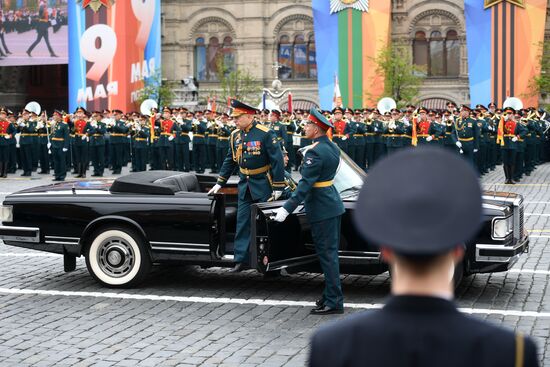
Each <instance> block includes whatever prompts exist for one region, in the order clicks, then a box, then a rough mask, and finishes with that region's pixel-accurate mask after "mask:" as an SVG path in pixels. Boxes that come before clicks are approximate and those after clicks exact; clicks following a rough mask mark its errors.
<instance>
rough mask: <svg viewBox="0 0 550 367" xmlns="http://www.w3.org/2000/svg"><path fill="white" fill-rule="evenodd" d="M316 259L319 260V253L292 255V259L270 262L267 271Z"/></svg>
mask: <svg viewBox="0 0 550 367" xmlns="http://www.w3.org/2000/svg"><path fill="white" fill-rule="evenodd" d="M316 260H318V257H317V254H313V255H306V256H298V257H292V258H290V259H285V260H279V261H274V262H270V263H269V264H267V267H266V271H270V270H279V269H285V268H288V267H289V266H298V265H302V264H307V263H310V262H313V261H316Z"/></svg>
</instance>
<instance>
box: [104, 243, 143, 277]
mask: <svg viewBox="0 0 550 367" xmlns="http://www.w3.org/2000/svg"><path fill="white" fill-rule="evenodd" d="M97 260H98V264H99V267H100V268H101V271H103V272H104V273H105V274H107V275H109V276H110V277H114V278H120V277H123V276H125V275H127V274H128V273H130V272H131V271H132V269H133V268H134V265H135V253H134V249H133V248H132V246H130V244H129V243H127V242H126V241H125V240H123V239H122V238H119V237H111V238H108V239H106V240H105V241H103V242H102V243H101V244H100V245H99V247H98V249H97Z"/></svg>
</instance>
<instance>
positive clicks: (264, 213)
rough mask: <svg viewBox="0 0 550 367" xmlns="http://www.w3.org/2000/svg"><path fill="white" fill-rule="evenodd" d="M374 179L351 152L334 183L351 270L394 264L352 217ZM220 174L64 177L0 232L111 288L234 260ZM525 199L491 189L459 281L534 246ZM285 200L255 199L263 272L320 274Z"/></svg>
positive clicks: (24, 204)
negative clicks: (176, 267)
mask: <svg viewBox="0 0 550 367" xmlns="http://www.w3.org/2000/svg"><path fill="white" fill-rule="evenodd" d="M365 178H366V175H365V173H364V172H363V170H361V169H360V168H359V167H357V166H356V165H355V164H354V163H353V162H352V161H351V160H350V159H349V158H348V157H347V156H346V155H345V154H342V159H341V164H340V167H339V169H338V173H337V175H336V178H335V182H334V185H335V186H336V188H337V189H338V191H339V192H340V195H341V196H342V200H343V201H344V205H345V207H346V213H345V215H344V217H343V219H342V236H341V238H342V239H341V243H340V251H339V255H340V266H341V272H342V273H348V274H379V273H383V272H385V271H387V270H388V269H387V265H386V264H385V263H383V262H382V261H381V259H380V253H379V250H378V248H377V247H376V246H373V245H372V244H369V243H366V242H365V241H364V240H363V239H361V238H360V237H359V236H358V233H357V231H356V230H355V228H354V226H353V224H352V221H351V212H352V211H353V209H354V206H355V203H356V199H357V195H358V192H359V189H360V188H361V186H362V183H363V180H364V179H365ZM215 182H216V177H214V176H210V175H199V174H194V173H177V172H173V171H148V172H142V173H134V174H130V175H127V176H123V177H120V178H118V179H116V180H114V181H113V180H92V181H73V182H62V183H57V184H52V185H47V186H41V187H36V188H32V189H27V190H23V191H19V192H16V193H13V194H11V195H8V196H7V197H6V199H5V200H4V202H3V206H2V208H1V211H0V214H1V218H0V219H1V220H2V223H3V225H2V226H1V227H0V239H2V240H3V241H4V243H5V244H6V245H9V246H18V247H24V248H30V249H35V250H40V251H47V252H53V253H58V254H63V255H64V267H65V271H72V270H74V269H75V266H76V258H77V257H79V256H85V258H86V265H87V267H88V270H89V272H90V274H91V275H92V276H93V277H94V278H95V279H96V280H97V281H98V282H100V283H101V284H103V285H105V286H109V287H128V286H132V285H135V284H137V283H138V282H139V281H140V280H142V279H143V278H144V277H145V276H146V275H147V273H148V272H149V270H150V269H151V266H152V265H153V264H162V263H167V262H175V263H181V264H197V265H201V266H222V267H223V266H227V267H229V266H233V256H232V253H233V239H234V236H235V218H236V212H237V208H236V201H237V200H236V199H237V196H236V195H237V187H236V185H237V179H236V178H233V180H230V182H229V184H228V186H227V187H225V188H224V189H222V190H221V191H220V193H219V194H216V195H215V196H208V195H207V194H206V193H207V192H208V190H209V189H210V188H211V187H212V186H213V185H214V184H215ZM522 201H523V199H522V197H521V196H520V195H516V194H512V193H506V192H486V193H485V195H484V204H483V206H484V215H485V224H484V226H483V228H482V230H481V231H480V233H479V234H478V236H477V238H476V239H475V240H474V241H472V243H470V244H468V246H467V252H466V257H465V259H464V262H463V263H462V264H461V265H460V266H458V267H457V269H456V273H455V281H456V282H457V283H458V282H459V281H460V279H462V276H463V275H469V274H472V273H488V272H498V271H506V270H507V269H509V268H510V267H511V266H512V265H514V263H515V262H516V261H517V260H518V258H519V256H521V254H522V253H524V252H526V251H527V250H528V244H529V239H528V236H527V234H526V232H525V231H524V229H523V205H522ZM281 204H282V202H280V201H279V202H268V203H262V204H259V205H255V206H254V207H253V210H252V216H253V220H252V241H251V248H250V252H251V256H250V264H249V266H250V267H251V268H253V269H257V270H258V271H260V272H262V273H266V272H270V271H276V270H280V269H283V268H285V269H287V270H288V271H289V272H295V271H310V272H320V267H319V264H318V261H317V257H316V255H315V250H314V247H313V245H312V241H311V234H310V230H309V224H308V222H307V220H306V216H305V213H304V212H303V208H302V207H298V209H297V210H296V211H295V212H294V213H292V214H291V215H290V216H289V217H288V218H287V220H286V221H285V222H283V223H277V222H274V221H272V220H271V215H272V211H273V210H274V209H276V208H278V207H279V206H280V205H281ZM435 225H436V224H435ZM396 230H399V229H398V228H396Z"/></svg>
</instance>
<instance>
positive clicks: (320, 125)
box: [309, 115, 330, 131]
mask: <svg viewBox="0 0 550 367" xmlns="http://www.w3.org/2000/svg"><path fill="white" fill-rule="evenodd" d="M309 121H311V122H313V123H314V124H315V125H317V126H319V127H320V128H321V129H323V130H324V131H327V130H328V128H329V127H330V126H328V125H327V124H324V123H322V122H321V121H319V119H317V118H316V117H315V116H313V115H309Z"/></svg>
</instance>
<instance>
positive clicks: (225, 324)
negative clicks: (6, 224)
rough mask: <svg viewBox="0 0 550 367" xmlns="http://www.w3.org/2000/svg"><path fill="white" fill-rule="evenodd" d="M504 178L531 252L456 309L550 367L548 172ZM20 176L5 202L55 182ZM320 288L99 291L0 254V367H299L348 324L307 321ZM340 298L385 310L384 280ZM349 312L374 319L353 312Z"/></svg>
mask: <svg viewBox="0 0 550 367" xmlns="http://www.w3.org/2000/svg"><path fill="white" fill-rule="evenodd" d="M502 176H503V175H502V169H501V168H499V169H497V170H496V171H494V172H491V173H490V174H489V175H487V176H486V177H484V179H483V183H484V186H485V187H486V188H488V189H494V188H496V189H497V190H503V191H513V192H518V193H521V194H522V195H524V196H525V200H526V204H525V213H526V214H525V215H526V217H525V218H526V228H527V229H529V230H530V231H531V232H530V233H531V252H530V253H529V254H525V255H524V256H523V257H522V258H521V259H520V261H519V262H518V263H517V264H516V266H515V267H514V269H513V270H512V271H510V272H507V273H496V274H492V275H489V274H483V275H475V276H471V277H468V278H465V279H464V281H463V282H462V284H461V285H460V287H459V288H458V290H457V303H458V305H459V306H460V307H464V308H473V309H475V310H477V311H476V312H479V313H477V314H476V317H481V318H484V319H488V320H490V321H492V322H494V323H496V324H500V325H505V326H507V327H510V328H513V329H516V330H520V331H522V332H524V333H525V334H528V335H531V336H532V337H533V338H534V339H535V340H536V342H537V345H538V347H539V352H540V359H541V362H542V363H543V365H550V348H549V343H550V339H549V332H550V330H549V329H550V291H549V289H548V281H549V277H550V249H549V246H548V244H549V242H550V225H549V223H548V221H549V218H550V190H549V188H550V164H546V165H543V166H540V167H539V168H538V169H537V170H536V172H535V173H534V174H533V175H532V176H531V177H527V178H526V179H524V181H523V182H522V183H521V184H520V185H515V186H509V185H506V186H505V185H501V183H502V182H503V181H504V179H503V177H502ZM14 177H16V178H10V179H4V180H2V181H0V191H1V192H2V193H0V199H2V198H3V197H4V196H5V195H6V193H9V192H13V191H16V190H18V189H22V188H25V187H30V186H35V185H38V184H44V183H49V180H50V179H51V178H50V177H47V178H46V177H44V176H42V177H40V178H38V176H37V177H35V178H34V179H32V180H29V179H19V178H18V176H14ZM322 285H323V280H322V276H319V275H316V274H306V273H299V274H293V275H291V276H289V277H285V278H279V279H263V278H262V276H260V275H258V274H256V273H255V272H253V271H247V272H243V273H240V274H229V273H228V272H227V270H226V269H218V268H211V269H201V268H199V267H195V266H185V267H163V268H155V269H154V270H153V272H152V274H151V275H150V276H149V278H148V279H147V281H146V282H145V283H144V284H142V285H141V286H140V287H139V288H137V289H130V290H124V291H114V290H109V289H106V288H101V287H100V286H98V285H97V284H96V283H95V282H94V281H93V280H92V278H91V277H90V276H89V275H88V273H87V271H86V267H85V263H84V260H83V259H79V260H78V263H77V270H76V271H75V272H72V273H67V274H66V273H64V272H63V266H62V259H61V258H60V257H59V256H58V255H53V254H46V253H39V252H33V251H30V250H24V249H18V248H15V247H8V246H4V245H0V366H53V365H55V366H88V365H96V366H134V365H140V366H149V365H150V366H153V365H155V366H157V365H158V366H171V365H182V366H187V365H189V366H191V365H204V366H217V365H223V366H255V365H262V366H303V365H304V364H305V363H306V361H307V356H308V343H309V338H310V336H311V333H312V332H313V331H314V330H316V329H317V328H318V327H319V326H320V325H321V324H323V323H326V322H331V321H333V320H336V319H338V318H339V317H341V316H329V317H318V316H317V317H314V316H310V315H309V314H308V312H309V306H310V305H312V302H313V301H314V300H315V299H316V298H317V295H318V294H320V292H321V290H322ZM343 288H344V295H345V301H346V302H347V304H348V305H351V304H354V305H356V306H358V307H360V308H361V307H363V306H361V305H364V307H363V308H365V307H370V305H371V304H379V303H383V301H384V299H385V298H386V297H387V296H388V293H389V278H388V274H387V273H385V274H381V275H377V276H343ZM294 301H295V302H294ZM306 306H307V307H306ZM503 310H504V312H501V311H503ZM513 311H519V313H517V312H513ZM527 311H532V313H529V312H527ZM354 312H369V311H368V310H366V311H361V310H358V309H356V308H352V307H348V308H347V309H346V315H349V314H351V313H354ZM344 316H345V315H344Z"/></svg>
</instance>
